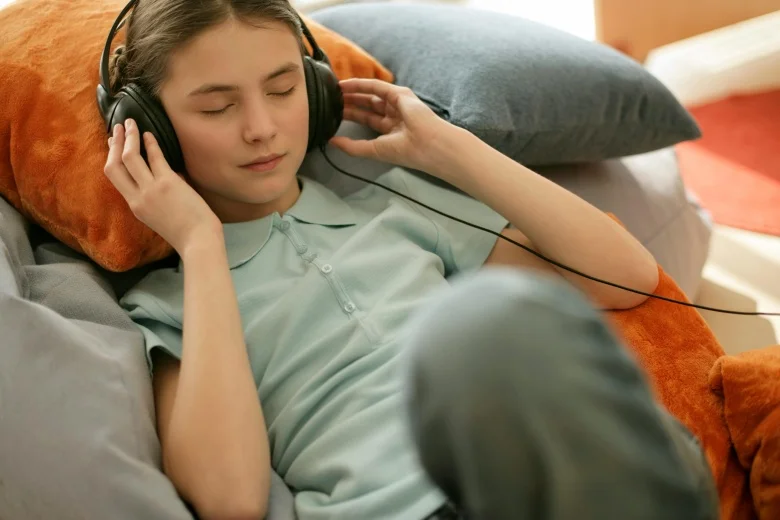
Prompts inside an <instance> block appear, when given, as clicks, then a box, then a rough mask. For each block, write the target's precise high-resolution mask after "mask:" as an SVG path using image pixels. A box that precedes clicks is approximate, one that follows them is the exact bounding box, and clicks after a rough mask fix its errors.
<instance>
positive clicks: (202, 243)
mask: <svg viewBox="0 0 780 520" xmlns="http://www.w3.org/2000/svg"><path fill="white" fill-rule="evenodd" d="M176 249H177V252H178V253H179V256H180V257H181V259H182V261H183V262H184V263H187V260H188V259H190V258H193V257H201V256H203V255H204V254H208V253H209V252H211V253H213V252H214V251H219V250H220V249H222V250H224V249H225V236H224V232H223V228H222V225H221V223H218V224H212V225H203V226H200V227H199V228H197V229H194V230H193V231H192V233H190V235H189V237H188V238H187V240H186V241H185V242H184V243H183V244H182V245H181V246H180V247H178V248H176Z"/></svg>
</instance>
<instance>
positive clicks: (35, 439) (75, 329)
mask: <svg viewBox="0 0 780 520" xmlns="http://www.w3.org/2000/svg"><path fill="white" fill-rule="evenodd" d="M30 228H31V226H29V225H28V222H27V221H25V219H23V218H22V217H21V216H20V215H19V213H18V212H16V210H14V209H13V208H12V207H11V206H10V205H9V204H8V203H7V202H6V201H5V200H3V199H2V198H1V197H0V417H1V418H2V419H1V420H0V518H2V519H19V520H27V519H29V520H32V519H49V518H56V519H57V520H71V519H72V520H76V519H87V518H90V519H91V518H110V519H112V520H125V519H126V520H137V519H144V520H177V519H180V520H192V518H193V516H192V514H191V512H190V511H189V510H188V508H187V507H186V506H185V504H184V502H182V500H181V499H180V498H179V496H178V494H177V493H176V490H175V488H174V487H173V485H172V484H171V482H170V481H169V480H168V478H167V477H166V476H165V475H164V473H163V472H162V471H161V468H160V465H161V461H160V444H159V440H158V438H157V435H156V430H155V417H154V401H153V397H152V385H151V378H150V375H149V370H148V366H147V364H146V358H145V355H144V352H145V351H144V347H143V336H142V334H141V332H140V330H139V329H138V328H137V327H136V325H135V324H134V323H133V322H132V321H131V320H130V318H129V317H128V316H127V314H126V313H125V311H124V310H123V309H122V308H121V307H120V306H119V304H118V303H117V298H116V295H115V289H113V288H112V284H110V283H109V281H108V279H107V278H105V277H104V276H102V275H101V272H100V270H99V269H97V268H96V266H95V265H94V264H93V263H92V262H90V261H89V260H88V259H86V258H85V257H84V256H82V255H79V254H78V253H76V252H74V251H73V250H71V249H69V248H68V247H66V246H64V245H63V244H61V243H58V242H47V241H46V236H45V235H42V239H43V243H40V244H39V245H37V246H36V244H35V243H32V244H31V242H30V240H29V239H28V233H29V236H36V237H37V235H36V233H34V232H33V231H35V228H33V229H30ZM33 242H39V240H38V239H34V240H33ZM133 275H135V273H133ZM122 285H123V286H124V285H126V284H122ZM271 483H272V486H271V499H270V504H269V508H270V510H269V515H268V517H267V518H268V519H269V520H292V519H294V518H295V514H294V507H293V503H292V494H291V492H290V490H289V489H288V488H287V487H286V486H285V484H284V482H283V481H282V480H281V479H280V478H279V477H278V475H276V474H273V475H272V481H271Z"/></svg>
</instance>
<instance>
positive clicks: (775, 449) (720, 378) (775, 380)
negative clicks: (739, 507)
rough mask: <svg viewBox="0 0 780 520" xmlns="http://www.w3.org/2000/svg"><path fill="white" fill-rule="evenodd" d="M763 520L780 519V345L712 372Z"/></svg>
mask: <svg viewBox="0 0 780 520" xmlns="http://www.w3.org/2000/svg"><path fill="white" fill-rule="evenodd" d="M710 383H711V384H712V388H713V391H714V392H715V393H716V394H717V395H718V396H719V397H720V398H721V399H722V402H723V406H724V408H725V411H726V424H727V425H728V428H729V431H730V432H731V439H732V442H733V443H734V447H735V448H736V450H737V455H738V457H739V460H740V462H741V463H742V467H744V468H745V469H746V470H747V471H748V473H749V475H750V491H751V492H752V493H753V503H754V505H755V508H756V512H757V513H758V518H760V519H761V520H777V519H778V518H780V346H773V347H767V348H764V349H760V350H753V351H750V352H744V353H742V354H739V355H737V356H724V357H722V358H720V359H719V360H718V361H717V363H716V364H715V366H714V367H713V368H712V371H711V373H710Z"/></svg>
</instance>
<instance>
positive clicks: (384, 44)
mask: <svg viewBox="0 0 780 520" xmlns="http://www.w3.org/2000/svg"><path fill="white" fill-rule="evenodd" d="M311 17H312V18H313V19H314V20H316V21H318V22H320V23H322V24H324V25H325V26H327V27H329V28H331V29H333V30H335V31H336V32H338V33H340V34H343V35H344V36H346V37H347V38H349V39H351V40H352V41H354V42H355V43H357V44H358V45H360V46H361V47H363V48H364V49H365V50H367V51H368V52H369V53H371V54H372V55H373V56H375V57H376V58H377V59H378V60H379V61H380V62H382V64H383V65H385V66H386V67H388V68H389V69H390V70H391V71H392V72H393V74H395V77H396V83H398V84H400V85H405V86H408V87H410V88H411V89H412V90H414V91H415V93H416V94H417V95H418V96H419V97H420V98H421V99H423V100H424V101H426V102H427V103H428V104H429V105H430V106H431V107H432V108H433V109H434V110H435V111H436V112H438V113H439V114H440V115H441V116H442V117H444V118H445V119H447V120H449V121H450V122H452V123H453V124H455V125H457V126H461V127H463V128H466V129H468V130H470V131H471V132H473V133H474V134H476V135H477V136H479V137H480V138H481V139H483V140H484V141H485V142H487V143H489V144H490V145H492V146H493V147H495V148H496V149H498V150H500V151H501V152H503V153H505V154H507V155H509V156H510V157H512V158H513V159H515V160H517V161H520V162H522V163H524V164H529V165H548V164H562V163H572V162H585V161H598V160H601V159H605V158H610V157H620V156H625V155H632V154H638V153H642V152H647V151H651V150H656V149H659V148H663V147H667V146H670V145H672V144H675V143H677V142H680V141H684V140H689V139H694V138H697V137H699V136H700V132H699V129H698V127H697V125H696V123H695V121H694V120H693V119H692V117H691V116H690V114H689V113H688V112H687V111H686V110H685V109H684V108H683V107H682V106H681V105H680V104H679V103H678V102H677V100H676V99H675V98H674V96H673V95H672V94H671V93H670V92H669V91H668V90H667V89H666V87H664V86H663V84H661V82H660V81H658V80H657V79H655V78H654V77H653V76H652V75H650V74H649V73H648V72H647V71H645V70H644V69H643V68H642V67H641V66H640V65H639V64H638V63H637V62H635V61H633V60H631V59H629V58H627V57H625V56H623V55H622V54H620V53H619V52H617V51H615V50H613V49H611V48H609V47H607V46H604V45H601V44H598V43H594V42H589V41H586V40H583V39H581V38H578V37H576V36H573V35H569V34H568V33H565V32H563V31H560V30H557V29H554V28H551V27H547V26H544V25H541V24H539V23H536V22H532V21H528V20H524V19H522V18H518V17H512V16H506V15H503V14H499V13H494V12H490V11H484V10H477V9H469V8H465V7H459V6H447V5H425V4H423V5H416V4H409V3H368V4H347V5H341V6H336V7H331V8H326V9H322V10H318V11H315V12H314V13H312V14H311Z"/></svg>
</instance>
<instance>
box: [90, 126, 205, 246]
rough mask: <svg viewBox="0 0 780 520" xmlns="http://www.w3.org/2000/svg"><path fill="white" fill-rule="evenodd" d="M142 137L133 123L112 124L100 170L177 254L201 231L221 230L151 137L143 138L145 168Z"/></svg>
mask: <svg viewBox="0 0 780 520" xmlns="http://www.w3.org/2000/svg"><path fill="white" fill-rule="evenodd" d="M140 139H141V136H140V135H139V131H138V126H137V125H136V124H135V122H134V121H133V120H132V119H128V120H127V121H125V127H122V125H116V126H115V127H114V131H113V136H112V137H111V138H109V140H108V144H109V152H108V159H107V161H106V166H105V168H104V172H105V174H106V176H107V177H108V178H109V180H110V181H111V182H112V183H113V184H114V186H115V187H116V189H117V190H119V193H121V194H122V196H123V197H124V198H125V200H126V201H127V204H128V205H129V206H130V209H131V210H132V212H133V214H134V215H135V216H136V218H137V219H138V220H140V221H141V222H143V223H144V224H146V225H147V226H149V227H150V228H151V229H152V230H153V231H154V232H156V233H157V234H158V235H160V236H161V237H162V238H163V239H164V240H165V241H166V242H168V243H169V244H170V245H171V246H172V247H173V248H174V249H175V250H176V251H177V252H178V253H179V254H180V255H182V254H183V252H184V250H185V249H186V248H187V247H188V246H189V245H190V244H191V243H192V241H193V240H196V239H197V237H199V236H201V234H202V232H204V231H205V232H210V231H213V230H214V229H219V226H221V224H220V222H219V219H218V218H217V216H216V215H215V214H214V212H213V211H212V210H211V208H210V207H209V206H208V204H206V201H204V200H203V198H202V197H201V196H200V195H199V194H198V193H197V192H196V191H195V190H194V189H193V188H192V187H191V186H190V185H189V184H187V182H186V181H185V180H184V179H183V178H182V177H181V176H180V175H179V174H177V173H176V172H174V171H173V170H171V168H170V166H168V162H167V161H166V160H165V156H164V155H163V153H162V150H161V149H160V147H159V145H158V144H157V141H156V140H155V139H154V137H153V136H152V134H150V133H148V132H147V133H146V134H145V135H144V136H143V139H144V146H145V147H146V152H147V156H148V157H149V165H147V164H146V161H144V159H143V157H141V146H140Z"/></svg>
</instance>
